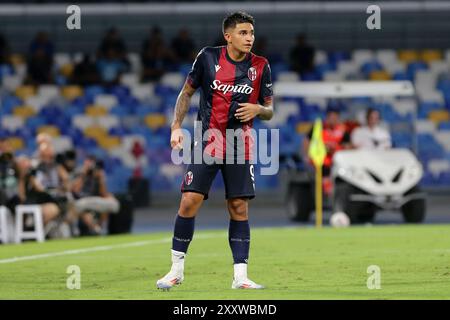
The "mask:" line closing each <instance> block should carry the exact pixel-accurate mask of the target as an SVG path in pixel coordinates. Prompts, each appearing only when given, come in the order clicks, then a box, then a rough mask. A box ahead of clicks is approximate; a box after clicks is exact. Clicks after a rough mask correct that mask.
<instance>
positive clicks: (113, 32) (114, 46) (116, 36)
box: [99, 27, 127, 62]
mask: <svg viewBox="0 0 450 320" xmlns="http://www.w3.org/2000/svg"><path fill="white" fill-rule="evenodd" d="M110 50H112V51H114V53H115V55H116V56H117V57H118V58H119V59H122V60H124V62H125V60H126V54H127V47H126V46H125V42H124V41H123V39H122V37H121V36H120V33H119V30H117V28H114V27H112V28H110V29H109V30H108V31H107V32H106V35H105V37H104V38H103V39H102V42H101V44H100V47H99V55H100V56H106V55H108V51H110Z"/></svg>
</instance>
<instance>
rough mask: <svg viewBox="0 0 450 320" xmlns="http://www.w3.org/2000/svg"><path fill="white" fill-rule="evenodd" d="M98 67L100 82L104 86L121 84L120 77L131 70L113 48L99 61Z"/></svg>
mask: <svg viewBox="0 0 450 320" xmlns="http://www.w3.org/2000/svg"><path fill="white" fill-rule="evenodd" d="M96 66H97V72H98V74H99V76H100V80H101V82H102V83H103V84H104V85H115V84H117V83H119V80H120V75H121V74H122V73H125V72H127V71H128V70H129V68H128V66H127V64H126V63H125V62H124V61H123V59H121V58H120V56H119V55H118V53H117V51H115V50H114V49H113V48H112V47H109V48H108V49H107V51H106V53H105V55H102V56H101V57H100V58H99V59H98V60H97V65H96Z"/></svg>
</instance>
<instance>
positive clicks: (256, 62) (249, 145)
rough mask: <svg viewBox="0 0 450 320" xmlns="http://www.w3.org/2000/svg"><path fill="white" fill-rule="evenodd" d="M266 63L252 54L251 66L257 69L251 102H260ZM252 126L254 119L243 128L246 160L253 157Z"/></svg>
mask: <svg viewBox="0 0 450 320" xmlns="http://www.w3.org/2000/svg"><path fill="white" fill-rule="evenodd" d="M266 63H267V62H266V59H264V58H262V57H259V56H257V55H254V54H252V60H251V68H254V69H255V70H256V79H255V80H254V81H252V87H253V89H254V90H253V91H252V93H251V94H250V97H249V98H248V102H249V103H255V104H258V98H259V92H260V90H261V78H262V74H263V71H264V66H265V65H266ZM251 128H253V119H252V120H250V121H249V122H248V123H246V124H244V125H243V126H242V130H243V131H244V133H243V135H242V139H245V140H244V143H245V144H244V146H245V159H246V160H252V159H253V148H254V144H255V141H254V139H253V136H252V135H251Z"/></svg>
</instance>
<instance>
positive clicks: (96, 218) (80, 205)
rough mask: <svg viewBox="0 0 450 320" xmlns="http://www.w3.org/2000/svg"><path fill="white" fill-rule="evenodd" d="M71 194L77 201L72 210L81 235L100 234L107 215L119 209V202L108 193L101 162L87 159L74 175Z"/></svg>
mask: <svg viewBox="0 0 450 320" xmlns="http://www.w3.org/2000/svg"><path fill="white" fill-rule="evenodd" d="M72 192H73V195H74V197H75V198H76V199H77V200H75V202H74V209H75V211H76V213H77V214H78V215H79V217H80V232H81V234H82V235H83V234H84V235H99V234H102V229H103V228H104V227H105V223H106V221H107V219H108V214H115V213H118V212H119V208H120V205H119V201H117V199H116V198H115V197H114V196H113V195H112V194H111V193H109V192H108V189H107V186H106V175H105V171H104V170H103V162H102V161H99V160H97V159H96V158H95V157H93V156H89V157H87V158H86V159H85V160H84V163H83V166H82V168H81V169H80V170H79V172H78V174H76V175H75V180H74V182H73V184H72Z"/></svg>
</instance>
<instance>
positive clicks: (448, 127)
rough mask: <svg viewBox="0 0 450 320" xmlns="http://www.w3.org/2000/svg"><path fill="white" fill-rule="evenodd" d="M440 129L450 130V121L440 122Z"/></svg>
mask: <svg viewBox="0 0 450 320" xmlns="http://www.w3.org/2000/svg"><path fill="white" fill-rule="evenodd" d="M438 129H439V130H450V122H449V121H446V122H441V123H439V126H438Z"/></svg>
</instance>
